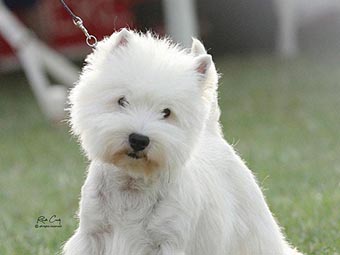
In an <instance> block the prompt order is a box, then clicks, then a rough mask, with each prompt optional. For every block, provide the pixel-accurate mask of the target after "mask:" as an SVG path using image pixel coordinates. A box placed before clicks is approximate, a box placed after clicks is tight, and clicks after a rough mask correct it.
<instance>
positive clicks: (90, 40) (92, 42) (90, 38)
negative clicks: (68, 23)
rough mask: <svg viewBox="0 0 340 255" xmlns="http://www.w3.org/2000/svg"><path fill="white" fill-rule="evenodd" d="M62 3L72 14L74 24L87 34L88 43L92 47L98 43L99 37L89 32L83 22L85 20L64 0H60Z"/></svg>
mask: <svg viewBox="0 0 340 255" xmlns="http://www.w3.org/2000/svg"><path fill="white" fill-rule="evenodd" d="M60 3H61V4H62V5H63V7H64V8H65V10H66V11H67V12H68V14H69V15H70V16H71V18H72V20H73V24H74V25H76V26H77V27H78V28H79V29H80V30H81V31H82V32H83V33H84V35H85V36H86V44H87V45H88V46H90V47H95V46H96V45H97V38H96V37H95V36H94V35H91V34H89V32H88V31H87V29H86V27H85V26H84V24H83V20H82V19H81V18H80V17H79V16H77V15H75V14H74V12H73V11H72V10H71V9H70V7H68V6H67V4H66V3H65V1H64V0H60Z"/></svg>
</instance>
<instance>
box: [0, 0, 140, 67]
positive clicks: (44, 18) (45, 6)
mask: <svg viewBox="0 0 340 255" xmlns="http://www.w3.org/2000/svg"><path fill="white" fill-rule="evenodd" d="M134 2H135V1H117V0H116V1H114V0H96V1H91V0H82V1H78V0H67V1H66V3H67V4H68V5H69V7H70V8H71V10H72V11H73V12H74V13H75V14H76V15H78V16H79V17H81V19H82V20H83V22H84V25H85V27H86V28H87V30H88V31H89V32H90V34H92V35H94V36H96V37H97V39H98V40H101V39H102V38H103V37H104V36H107V35H110V34H112V33H113V32H114V31H115V30H118V29H120V28H122V27H130V28H134V15H133V13H132V11H131V10H132V9H131V8H132V7H133V5H134ZM16 14H17V15H18V16H19V18H20V17H21V13H16ZM34 15H39V19H38V20H39V23H40V24H39V27H41V28H42V33H40V34H42V37H43V38H42V39H43V40H44V41H46V43H47V44H48V45H50V46H51V47H53V48H56V49H57V50H60V51H66V52H70V51H71V50H70V49H72V51H73V52H74V53H75V54H73V55H77V54H78V55H79V54H80V52H84V48H85V47H88V46H87V45H86V42H85V39H86V38H85V36H84V34H83V33H82V32H81V31H80V30H79V29H78V28H77V27H76V26H75V25H74V24H73V21H72V18H71V17H70V16H69V14H68V13H67V12H66V10H65V9H64V8H63V6H62V5H61V4H60V2H59V0H53V1H52V0H41V1H40V2H39V5H38V6H37V8H35V10H34ZM22 20H23V19H22ZM24 23H25V22H24ZM13 33H15V31H13ZM37 34H39V31H37ZM81 49H83V50H81ZM10 56H13V51H12V50H11V48H10V46H9V45H8V44H7V43H6V42H5V41H4V39H3V38H1V37H0V61H1V59H4V58H8V57H10Z"/></svg>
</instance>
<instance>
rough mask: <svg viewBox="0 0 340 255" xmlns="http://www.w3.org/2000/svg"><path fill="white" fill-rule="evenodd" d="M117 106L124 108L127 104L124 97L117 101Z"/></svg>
mask: <svg viewBox="0 0 340 255" xmlns="http://www.w3.org/2000/svg"><path fill="white" fill-rule="evenodd" d="M118 104H119V105H120V106H121V107H126V106H127V105H128V104H129V102H128V101H127V100H126V98H125V97H121V98H119V99H118Z"/></svg>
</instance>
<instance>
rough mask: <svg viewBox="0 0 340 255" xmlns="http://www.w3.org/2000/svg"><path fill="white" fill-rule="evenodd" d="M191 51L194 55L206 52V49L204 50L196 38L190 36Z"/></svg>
mask: <svg viewBox="0 0 340 255" xmlns="http://www.w3.org/2000/svg"><path fill="white" fill-rule="evenodd" d="M191 53H192V54H193V55H194V56H199V55H203V54H207V51H206V50H205V48H204V45H203V44H202V43H201V42H200V41H199V40H197V39H196V38H192V45H191Z"/></svg>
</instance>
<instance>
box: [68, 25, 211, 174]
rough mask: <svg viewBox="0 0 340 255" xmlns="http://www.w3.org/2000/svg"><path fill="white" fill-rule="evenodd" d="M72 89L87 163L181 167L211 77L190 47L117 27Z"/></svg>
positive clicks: (200, 124)
mask: <svg viewBox="0 0 340 255" xmlns="http://www.w3.org/2000/svg"><path fill="white" fill-rule="evenodd" d="M86 62H87V64H86V66H85V67H84V69H83V72H82V74H81V76H80V79H79V82H78V84H77V85H76V86H75V88H74V89H73V90H72V91H71V95H70V104H71V108H70V113H71V124H72V129H73V132H74V133H75V134H76V135H78V136H79V137H80V141H81V144H82V147H83V148H84V150H85V152H86V154H87V156H88V157H89V158H90V159H91V160H100V161H103V162H105V163H112V164H114V165H116V166H117V167H119V168H121V169H124V170H127V171H135V172H142V173H144V174H148V173H151V172H153V171H155V170H157V169H175V168H178V167H179V166H180V165H183V164H185V162H186V160H188V159H189V158H190V156H191V153H192V152H193V151H194V150H195V146H196V144H197V142H198V141H199V140H200V136H201V134H202V131H203V129H204V128H205V125H206V123H207V120H208V118H209V114H210V111H211V107H212V106H211V105H212V100H213V98H214V96H215V93H216V92H215V90H216V83H217V74H216V70H215V68H214V65H213V62H212V59H211V56H210V55H208V54H206V51H205V49H204V47H203V45H202V44H201V43H200V42H199V41H197V40H195V39H194V41H193V46H192V50H191V52H186V51H185V50H182V49H180V48H179V47H178V46H176V45H174V44H172V43H171V42H170V41H169V40H166V39H159V38H156V37H155V36H153V35H152V34H151V33H148V34H145V35H144V34H138V33H135V32H133V31H128V30H126V29H123V30H122V31H120V32H118V33H114V34H113V35H112V36H111V37H109V38H107V39H104V40H103V41H101V42H100V43H99V44H98V46H97V48H96V49H95V50H94V52H93V53H92V54H90V55H89V56H88V57H87V59H86Z"/></svg>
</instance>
